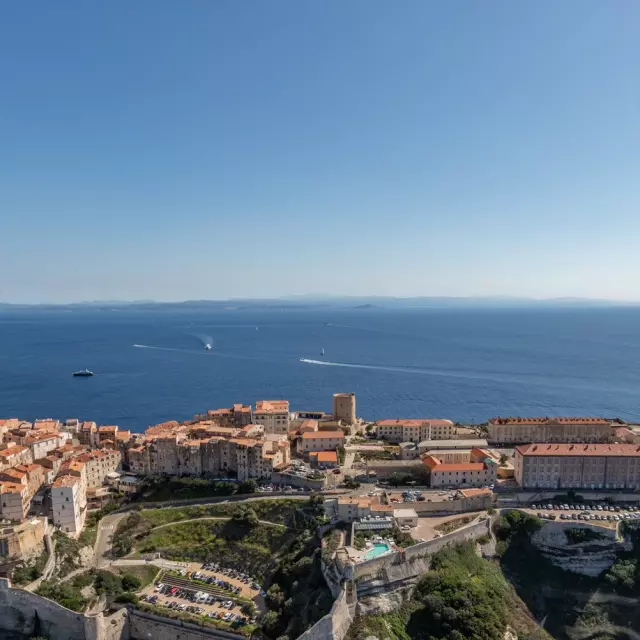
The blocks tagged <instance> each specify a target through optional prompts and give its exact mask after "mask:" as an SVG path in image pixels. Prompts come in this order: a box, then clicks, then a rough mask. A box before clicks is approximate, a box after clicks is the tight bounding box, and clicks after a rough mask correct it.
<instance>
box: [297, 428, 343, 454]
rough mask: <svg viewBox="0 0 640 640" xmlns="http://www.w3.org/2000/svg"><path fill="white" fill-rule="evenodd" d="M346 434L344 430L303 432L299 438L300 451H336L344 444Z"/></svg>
mask: <svg viewBox="0 0 640 640" xmlns="http://www.w3.org/2000/svg"><path fill="white" fill-rule="evenodd" d="M344 443H345V435H344V433H343V432H342V431H315V432H313V431H311V432H309V433H303V434H302V435H301V436H300V438H299V439H298V452H299V453H309V452H311V451H335V450H336V449H337V448H338V447H340V446H344Z"/></svg>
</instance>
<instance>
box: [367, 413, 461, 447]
mask: <svg viewBox="0 0 640 640" xmlns="http://www.w3.org/2000/svg"><path fill="white" fill-rule="evenodd" d="M376 431H377V435H378V437H379V438H382V439H384V440H387V441H389V442H414V443H415V444H418V443H419V442H421V441H423V440H446V439H448V438H452V437H453V436H454V435H455V433H456V428H455V426H454V424H453V422H451V420H438V419H434V418H418V419H415V420H401V419H398V420H378V422H376Z"/></svg>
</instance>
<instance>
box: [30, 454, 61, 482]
mask: <svg viewBox="0 0 640 640" xmlns="http://www.w3.org/2000/svg"><path fill="white" fill-rule="evenodd" d="M35 464H39V465H40V466H41V467H42V470H43V473H44V484H51V483H52V482H53V481H54V480H55V478H56V476H57V475H58V472H59V471H60V467H61V466H62V460H61V459H60V458H58V457H57V456H56V455H53V454H51V455H48V456H47V457H46V458H39V459H38V460H36V461H35Z"/></svg>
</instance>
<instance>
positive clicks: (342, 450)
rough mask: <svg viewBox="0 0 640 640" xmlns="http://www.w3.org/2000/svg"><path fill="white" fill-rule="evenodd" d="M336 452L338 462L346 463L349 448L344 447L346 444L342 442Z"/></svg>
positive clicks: (340, 463)
mask: <svg viewBox="0 0 640 640" xmlns="http://www.w3.org/2000/svg"><path fill="white" fill-rule="evenodd" d="M336 454H337V456H338V464H339V465H343V464H344V459H345V457H346V455H347V450H346V449H345V448H344V445H343V444H341V445H340V446H339V447H338V448H337V449H336Z"/></svg>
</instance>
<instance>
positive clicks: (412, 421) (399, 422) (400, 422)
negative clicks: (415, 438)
mask: <svg viewBox="0 0 640 640" xmlns="http://www.w3.org/2000/svg"><path fill="white" fill-rule="evenodd" d="M426 423H428V424H430V425H432V426H434V427H435V426H452V425H453V422H451V420H441V419H440V418H396V419H395V420H378V421H377V422H376V424H377V425H378V426H379V427H393V426H401V427H420V426H421V425H423V424H426Z"/></svg>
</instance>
